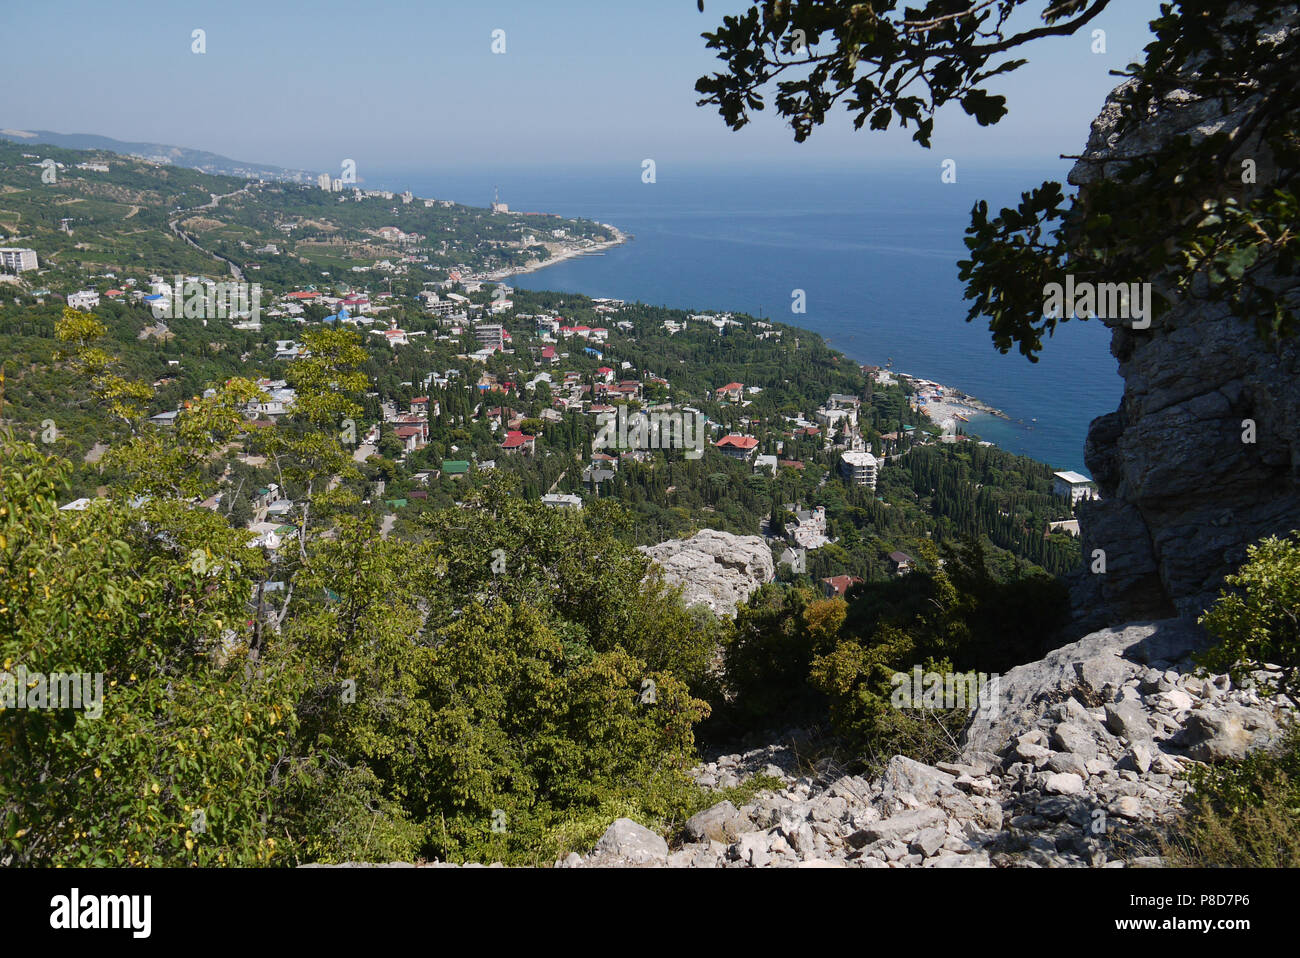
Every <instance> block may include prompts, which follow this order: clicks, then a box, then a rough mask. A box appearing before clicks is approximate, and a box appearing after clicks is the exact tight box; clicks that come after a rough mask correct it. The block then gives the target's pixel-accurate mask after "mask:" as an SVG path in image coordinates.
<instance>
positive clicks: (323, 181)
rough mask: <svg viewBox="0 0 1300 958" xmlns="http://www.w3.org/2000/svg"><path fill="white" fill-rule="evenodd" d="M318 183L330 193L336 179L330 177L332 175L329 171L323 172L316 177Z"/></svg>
mask: <svg viewBox="0 0 1300 958" xmlns="http://www.w3.org/2000/svg"><path fill="white" fill-rule="evenodd" d="M316 185H317V186H319V187H320V188H321V189H322V190H324V191H325V192H326V193H329V192H332V187H333V186H334V181H333V180H331V179H330V175H329V174H328V173H322V174H321V175H320V176H318V177H316Z"/></svg>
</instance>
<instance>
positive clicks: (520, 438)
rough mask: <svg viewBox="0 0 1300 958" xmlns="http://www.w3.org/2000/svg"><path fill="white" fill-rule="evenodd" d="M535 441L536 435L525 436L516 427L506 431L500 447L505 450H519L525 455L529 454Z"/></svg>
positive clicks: (531, 452)
mask: <svg viewBox="0 0 1300 958" xmlns="http://www.w3.org/2000/svg"><path fill="white" fill-rule="evenodd" d="M536 441H537V437H536V436H527V435H525V434H524V433H522V432H520V431H519V430H517V429H511V430H510V431H509V432H508V433H506V440H505V442H503V443H501V448H502V449H504V450H505V451H506V452H519V453H523V454H524V455H525V456H531V455H532V454H533V451H534V448H535V447H534V443H535V442H536Z"/></svg>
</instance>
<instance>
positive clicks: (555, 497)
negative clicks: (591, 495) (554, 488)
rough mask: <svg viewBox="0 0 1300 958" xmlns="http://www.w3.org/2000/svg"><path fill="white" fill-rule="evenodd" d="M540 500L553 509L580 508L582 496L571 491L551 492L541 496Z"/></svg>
mask: <svg viewBox="0 0 1300 958" xmlns="http://www.w3.org/2000/svg"><path fill="white" fill-rule="evenodd" d="M542 502H544V503H546V505H548V506H551V507H553V508H555V509H581V508H582V498H581V497H580V496H575V495H573V494H572V493H563V492H553V493H549V494H548V495H545V496H542Z"/></svg>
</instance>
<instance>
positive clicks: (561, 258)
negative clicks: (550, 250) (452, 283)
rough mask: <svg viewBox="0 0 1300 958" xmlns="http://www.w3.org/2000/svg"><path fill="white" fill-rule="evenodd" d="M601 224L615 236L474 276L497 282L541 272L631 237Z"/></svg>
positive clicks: (611, 246) (600, 250)
mask: <svg viewBox="0 0 1300 958" xmlns="http://www.w3.org/2000/svg"><path fill="white" fill-rule="evenodd" d="M600 225H601V226H604V227H606V228H608V229H610V230H611V231H613V233H614V238H613V239H611V240H605V242H603V243H596V244H595V245H593V246H587V247H583V248H581V249H566V250H564V251H563V252H562V253H559V254H557V255H555V256H552V257H551V258H550V259H547V260H543V261H542V262H540V263H535V264H532V265H529V266H508V267H506V268H505V269H498V270H493V271H492V272H490V273H484V274H483V275H481V276H477V277H474V278H475V279H476V280H478V281H481V282H488V283H496V282H500V281H501V280H504V279H508V278H509V277H511V276H523V275H524V274H526V273H536V272H540V271H541V270H544V269H546V268H547V267H549V266H558V265H559V264H560V263H564V262H567V261H568V260H571V259H577V258H578V257H580V256H588V255H590V254H592V253H603V252H604V251H605V250H607V249H613V248H614V247H615V246H622V245H623V244H624V243H626V242H627V241H628V240H629V239H630V238H631V234H630V233H624V232H623V231H622V230H620V229H619V228H618V227H617V226H610V225H609V224H608V223H602V224H600Z"/></svg>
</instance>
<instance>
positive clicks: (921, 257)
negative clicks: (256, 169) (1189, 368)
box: [367, 155, 1122, 472]
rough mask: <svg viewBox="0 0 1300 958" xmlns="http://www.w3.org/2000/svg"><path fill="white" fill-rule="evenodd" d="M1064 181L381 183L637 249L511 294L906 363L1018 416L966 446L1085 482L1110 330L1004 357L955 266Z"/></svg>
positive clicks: (559, 272) (448, 175)
mask: <svg viewBox="0 0 1300 958" xmlns="http://www.w3.org/2000/svg"><path fill="white" fill-rule="evenodd" d="M1064 172H1065V169H1064V168H1063V167H1055V168H1051V167H1049V168H1040V169H1037V170H1024V169H1021V170H1008V169H979V170H974V169H962V168H959V169H958V181H957V182H956V183H948V184H945V183H942V182H941V181H940V177H939V159H937V158H931V157H929V156H928V155H927V156H926V157H924V166H923V167H922V166H920V165H914V166H902V165H899V166H893V167H879V166H877V167H873V168H870V169H866V168H864V169H859V170H849V169H839V170H833V171H816V170H808V169H792V170H773V169H770V168H769V169H764V168H758V169H752V170H731V169H728V170H719V169H692V170H681V169H669V168H665V167H662V166H661V167H660V168H659V169H658V170H657V171H656V182H655V183H644V182H642V179H641V166H640V163H639V162H638V163H636V164H632V165H630V166H629V167H628V168H626V169H620V170H618V171H611V170H590V171H575V170H564V171H557V170H546V169H537V168H531V169H528V168H520V169H499V170H476V171H468V172H466V171H457V172H438V171H436V170H430V169H428V168H426V169H424V170H422V171H418V172H417V171H413V170H412V171H400V170H388V171H385V172H384V174H383V175H382V176H377V177H374V178H373V179H372V181H371V183H373V185H375V186H382V187H383V188H388V189H411V190H413V191H414V192H415V193H416V195H417V196H424V197H430V196H432V197H437V198H439V199H450V200H455V201H457V202H461V203H466V204H469V205H474V206H486V205H488V203H489V202H490V201H491V199H492V194H493V190H494V188H499V189H500V194H501V199H502V201H503V202H506V203H508V204H509V206H510V208H511V210H527V211H539V212H547V213H559V214H561V215H563V216H573V217H587V218H590V219H594V220H597V221H599V222H602V223H609V224H612V225H614V226H617V227H618V228H619V229H621V230H623V231H624V232H627V233H631V234H633V236H634V239H632V240H631V241H630V242H629V243H627V244H625V245H623V246H619V247H616V248H613V249H610V250H608V251H606V252H604V253H601V254H597V255H591V256H584V257H579V258H576V259H572V260H569V261H566V262H563V263H560V264H558V265H556V266H553V267H548V268H546V269H543V270H539V271H537V272H535V273H530V274H525V275H522V276H519V277H516V278H515V279H514V280H513V281H512V282H513V283H514V284H515V285H517V286H520V287H522V288H524V289H550V290H560V291H564V292H574V293H582V294H585V295H588V296H610V297H615V298H618V299H624V300H628V301H637V300H639V301H641V302H645V303H649V304H653V305H665V306H670V307H677V308H684V309H727V310H737V311H744V312H748V313H751V314H753V315H761V316H765V317H769V318H772V319H776V320H779V321H782V322H787V323H792V324H794V325H796V326H802V327H806V328H808V329H812V330H814V331H816V332H818V333H820V334H821V335H822V336H824V337H825V338H826V339H827V340H828V341H829V342H830V343H831V345H832V346H834V347H835V348H837V349H839V350H841V351H843V352H844V353H845V354H847V355H848V356H849V357H851V358H852V359H855V360H857V361H859V362H862V363H869V364H876V365H884V364H885V363H886V362H887V361H889V360H890V359H892V360H893V368H894V369H895V370H897V371H901V372H908V373H912V374H914V375H917V376H921V377H923V378H927V379H933V380H936V381H938V382H941V383H943V384H945V385H947V386H951V387H955V388H957V389H961V390H963V391H965V392H968V393H970V394H971V395H973V396H976V397H978V398H979V399H982V400H984V401H985V402H987V403H989V404H990V405H992V406H994V407H996V408H998V409H1000V410H1002V411H1003V412H1005V413H1006V414H1007V416H1008V417H1009V419H1007V420H1003V419H999V418H996V417H992V416H979V417H976V418H975V419H974V420H973V421H972V422H971V424H970V426H969V427H968V430H967V431H969V432H973V433H978V434H980V436H981V437H982V438H984V439H988V440H991V441H993V442H995V443H997V444H998V445H999V446H1001V447H1003V448H1005V449H1008V450H1010V451H1013V452H1017V453H1021V454H1023V455H1028V456H1032V457H1034V458H1035V459H1039V460H1041V461H1044V462H1047V463H1050V464H1051V465H1053V466H1055V467H1056V468H1058V469H1074V470H1077V471H1080V472H1086V469H1085V468H1084V463H1083V444H1084V437H1085V435H1086V433H1087V429H1088V424H1089V422H1090V421H1091V420H1092V419H1093V418H1095V417H1096V416H1099V415H1101V414H1103V413H1106V412H1109V411H1111V410H1113V409H1114V408H1115V407H1116V405H1117V404H1118V402H1119V398H1120V394H1121V390H1122V381H1121V379H1120V378H1119V376H1118V374H1117V372H1116V363H1115V360H1114V359H1113V358H1112V357H1111V355H1110V351H1109V344H1110V334H1109V331H1107V330H1106V329H1105V328H1104V327H1103V326H1101V325H1100V324H1099V323H1095V322H1091V323H1088V322H1071V323H1068V324H1065V325H1064V326H1062V327H1061V328H1060V329H1058V331H1057V333H1056V335H1055V337H1054V338H1053V339H1051V340H1049V341H1047V343H1046V344H1045V349H1044V350H1043V352H1042V354H1041V359H1040V361H1039V362H1038V363H1033V364H1031V363H1030V362H1029V361H1028V360H1027V359H1025V358H1024V357H1023V356H1020V355H1019V354H1018V353H1012V354H1010V355H1005V356H1004V355H1002V354H1000V353H998V352H997V350H996V349H994V347H993V345H992V342H991V339H990V335H989V332H988V329H987V326H986V324H985V322H984V321H982V320H975V321H973V322H971V323H967V322H966V321H965V316H966V312H967V303H966V302H965V301H964V300H963V298H962V284H961V283H960V281H959V280H958V278H957V266H956V262H957V260H959V259H961V258H963V257H964V255H965V253H966V248H965V246H964V245H963V242H962V239H963V231H964V229H965V227H966V226H967V225H968V223H969V219H970V210H971V206H972V205H973V204H974V202H975V201H976V200H978V199H987V200H988V201H989V203H990V206H993V207H995V208H997V207H1001V206H1004V205H1009V204H1012V203H1014V202H1016V201H1017V200H1018V198H1019V194H1020V192H1021V191H1022V190H1024V189H1028V188H1030V187H1032V186H1036V185H1038V184H1039V183H1040V182H1042V181H1043V180H1045V179H1057V180H1061V179H1062V178H1063V176H1064ZM371 183H368V184H367V185H371ZM794 290H803V291H804V294H805V298H806V304H807V311H806V312H805V313H803V314H797V313H793V312H792V309H791V307H792V303H793V302H794V299H793V291H794ZM1034 420H1037V421H1034Z"/></svg>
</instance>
